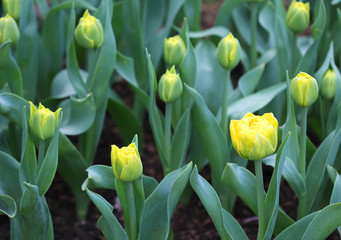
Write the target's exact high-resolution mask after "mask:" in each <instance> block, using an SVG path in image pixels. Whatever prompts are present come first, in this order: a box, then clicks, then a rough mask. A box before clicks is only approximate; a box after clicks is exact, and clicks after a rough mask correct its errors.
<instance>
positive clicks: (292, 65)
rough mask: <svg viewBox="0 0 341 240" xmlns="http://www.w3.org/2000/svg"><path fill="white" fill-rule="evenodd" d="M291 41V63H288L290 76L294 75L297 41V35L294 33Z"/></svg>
mask: <svg viewBox="0 0 341 240" xmlns="http://www.w3.org/2000/svg"><path fill="white" fill-rule="evenodd" d="M291 40H292V43H291V64H290V76H291V77H294V74H295V67H296V65H295V63H296V59H295V53H296V42H297V35H296V34H295V33H293V34H292V39H291Z"/></svg>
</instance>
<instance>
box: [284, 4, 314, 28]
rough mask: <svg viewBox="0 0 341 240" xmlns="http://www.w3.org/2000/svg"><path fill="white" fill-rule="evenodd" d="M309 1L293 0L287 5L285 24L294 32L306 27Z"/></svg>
mask: <svg viewBox="0 0 341 240" xmlns="http://www.w3.org/2000/svg"><path fill="white" fill-rule="evenodd" d="M309 11H310V7H309V2H307V3H303V2H297V1H296V0H293V1H292V3H291V4H290V6H289V9H288V13H287V17H286V24H287V26H288V28H289V29H290V30H291V31H293V32H294V33H301V32H303V31H304V30H306V29H307V27H308V26H309V20H310V13H309Z"/></svg>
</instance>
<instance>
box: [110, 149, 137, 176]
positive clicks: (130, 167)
mask: <svg viewBox="0 0 341 240" xmlns="http://www.w3.org/2000/svg"><path fill="white" fill-rule="evenodd" d="M111 165H112V168H113V171H114V174H115V176H116V177H117V178H118V179H120V180H121V181H124V182H132V181H134V180H136V179H138V178H139V177H140V176H141V175H142V162H141V158H140V154H139V152H138V150H137V148H136V145H135V142H133V143H131V144H130V145H129V146H127V147H122V148H118V147H117V146H116V145H111Z"/></svg>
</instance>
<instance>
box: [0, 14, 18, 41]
mask: <svg viewBox="0 0 341 240" xmlns="http://www.w3.org/2000/svg"><path fill="white" fill-rule="evenodd" d="M19 37H20V32H19V28H18V25H17V23H16V21H15V20H14V19H13V18H12V17H11V16H10V15H8V14H6V16H5V17H2V18H0V44H3V43H4V42H6V41H11V44H15V43H16V42H17V41H18V40H19Z"/></svg>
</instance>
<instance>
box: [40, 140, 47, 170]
mask: <svg viewBox="0 0 341 240" xmlns="http://www.w3.org/2000/svg"><path fill="white" fill-rule="evenodd" d="M45 148H46V142H45V140H40V142H39V152H38V169H40V167H41V165H42V164H43V160H44V157H45Z"/></svg>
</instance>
